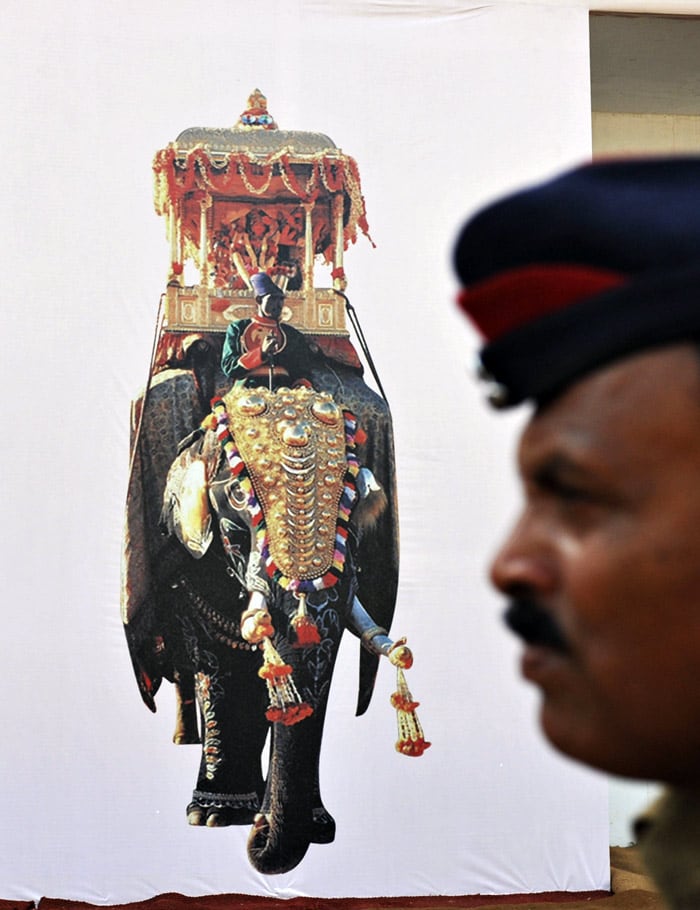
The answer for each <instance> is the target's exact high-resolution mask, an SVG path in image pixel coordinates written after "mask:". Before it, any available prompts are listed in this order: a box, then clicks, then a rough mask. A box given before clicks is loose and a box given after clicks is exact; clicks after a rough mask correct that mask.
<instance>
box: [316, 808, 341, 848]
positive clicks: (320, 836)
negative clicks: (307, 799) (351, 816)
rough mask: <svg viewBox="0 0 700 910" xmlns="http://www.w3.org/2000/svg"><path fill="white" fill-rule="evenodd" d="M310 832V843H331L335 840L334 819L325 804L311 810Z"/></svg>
mask: <svg viewBox="0 0 700 910" xmlns="http://www.w3.org/2000/svg"><path fill="white" fill-rule="evenodd" d="M310 834H311V843H312V844H331V843H333V841H334V840H335V819H334V818H333V816H332V815H331V814H330V812H329V811H328V810H327V809H326V807H325V806H317V807H316V808H315V809H314V810H313V815H312V822H311V831H310Z"/></svg>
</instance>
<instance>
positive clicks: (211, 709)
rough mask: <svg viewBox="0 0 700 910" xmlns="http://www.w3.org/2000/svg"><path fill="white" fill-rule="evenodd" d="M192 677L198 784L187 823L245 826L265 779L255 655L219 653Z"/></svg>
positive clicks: (262, 699) (262, 700)
mask: <svg viewBox="0 0 700 910" xmlns="http://www.w3.org/2000/svg"><path fill="white" fill-rule="evenodd" d="M222 657H223V658H224V659H227V660H228V666H224V665H222V664H223V660H219V661H217V662H210V664H209V666H207V667H202V668H201V669H200V670H199V671H198V672H197V673H196V675H195V687H196V694H197V701H198V704H199V709H200V716H201V724H202V731H203V735H202V756H201V762H200V767H199V774H198V777H197V785H196V788H195V790H194V792H193V794H192V802H191V803H190V805H189V806H188V808H187V818H188V822H189V823H190V824H192V825H206V826H207V827H210V828H213V827H223V826H225V825H243V824H250V822H251V821H252V820H253V818H254V817H255V814H256V812H257V810H258V807H259V806H260V802H261V798H262V793H263V790H264V781H263V776H262V768H261V755H262V751H263V748H264V745H265V739H266V737H267V732H268V728H269V724H268V722H267V720H266V718H265V708H266V693H265V687H264V684H263V683H262V680H260V679H259V677H258V675H257V670H258V667H259V665H260V656H259V654H255V653H251V652H246V651H241V652H240V653H235V652H233V653H231V654H230V656H229V655H228V654H224V655H223V656H222Z"/></svg>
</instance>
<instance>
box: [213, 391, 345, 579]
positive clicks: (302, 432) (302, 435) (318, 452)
mask: <svg viewBox="0 0 700 910" xmlns="http://www.w3.org/2000/svg"><path fill="white" fill-rule="evenodd" d="M224 402H225V404H226V409H227V411H228V416H229V429H230V431H231V435H232V436H233V439H234V441H235V444H236V447H237V448H238V451H239V452H240V455H241V458H242V459H243V461H244V462H245V465H246V468H247V471H248V475H249V476H250V479H251V482H252V484H253V488H254V490H255V494H256V496H257V497H258V500H259V502H260V505H261V507H262V510H263V514H264V515H265V524H266V526H267V533H268V540H269V547H270V554H271V556H272V558H273V560H274V561H275V563H276V564H277V566H278V568H279V569H280V570H281V571H282V572H283V573H284V575H286V576H287V577H288V578H298V579H300V580H311V579H315V578H319V577H321V576H322V575H324V574H325V573H326V572H327V571H328V570H329V569H330V567H331V564H332V562H333V555H334V552H335V536H336V525H337V520H338V505H339V503H340V499H341V496H342V494H343V487H344V479H345V472H346V470H347V463H346V458H345V418H344V415H343V411H342V409H341V408H340V407H338V405H337V404H336V403H335V401H333V399H332V397H331V396H330V394H328V393H327V392H316V391H314V390H313V389H306V388H300V389H287V388H281V389H277V390H275V391H269V390H267V389H264V388H256V389H236V388H234V389H232V390H231V391H230V392H229V393H228V394H227V395H226V396H225V398H224Z"/></svg>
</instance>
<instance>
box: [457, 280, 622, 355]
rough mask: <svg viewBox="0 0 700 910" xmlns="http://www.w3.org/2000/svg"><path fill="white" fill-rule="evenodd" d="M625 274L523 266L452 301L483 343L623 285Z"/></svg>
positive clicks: (467, 291)
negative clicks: (471, 323)
mask: <svg viewBox="0 0 700 910" xmlns="http://www.w3.org/2000/svg"><path fill="white" fill-rule="evenodd" d="M627 280H628V279H627V276H626V275H624V274H621V273H620V272H613V271H609V270H607V269H596V268H590V267H588V266H579V265H528V266H523V267H522V268H517V269H509V270H508V271H507V272H501V273H500V274H498V275H495V276H494V277H492V278H486V279H484V280H483V281H480V282H477V283H476V284H474V285H472V286H471V287H469V288H465V289H464V290H463V291H462V292H461V294H460V295H459V297H458V298H457V302H458V303H459V305H460V307H462V309H463V310H464V312H465V313H466V314H467V316H469V318H470V319H471V320H472V322H473V323H474V324H475V325H476V327H477V328H478V329H479V331H480V332H481V333H482V335H483V336H484V337H485V338H486V339H487V340H489V341H493V340H494V339H496V338H498V337H500V336H501V335H504V334H505V333H506V332H510V331H512V330H513V329H516V328H519V327H520V326H522V325H526V324H527V323H529V322H532V321H533V320H535V319H539V318H540V317H542V316H547V315H548V314H550V313H553V312H555V311H557V310H562V309H564V308H565V307H567V306H569V305H570V304H572V303H576V302H577V301H579V300H584V299H585V298H587V297H593V296H595V295H596V294H600V293H602V292H603V291H606V290H608V289H610V288H614V287H619V286H620V285H622V284H625V283H626V282H627Z"/></svg>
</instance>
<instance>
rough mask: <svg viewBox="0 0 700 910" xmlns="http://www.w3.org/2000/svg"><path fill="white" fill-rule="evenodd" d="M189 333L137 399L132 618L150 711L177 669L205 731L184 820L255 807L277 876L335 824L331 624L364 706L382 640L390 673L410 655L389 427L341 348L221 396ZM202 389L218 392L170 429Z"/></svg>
mask: <svg viewBox="0 0 700 910" xmlns="http://www.w3.org/2000/svg"><path fill="white" fill-rule="evenodd" d="M202 344H205V345H206V341H205V342H203V341H202V339H198V340H196V341H195V342H194V344H193V349H192V351H190V353H189V355H188V356H190V360H189V361H184V362H185V366H186V367H189V368H186V369H182V368H180V369H168V370H164V371H162V372H161V373H160V374H158V375H157V376H156V377H155V379H156V381H155V382H154V383H153V385H152V388H151V389H150V391H149V395H148V397H147V399H146V401H145V402H143V401H142V402H140V413H139V414H138V418H139V425H140V428H141V429H140V433H139V438H138V439H136V438H135V439H134V451H135V464H134V470H133V471H132V480H131V484H130V495H129V503H130V505H131V506H132V508H131V516H130V519H131V520H128V521H127V537H126V560H125V566H126V572H125V586H126V590H125V592H124V593H125V601H126V603H127V606H128V605H129V604H131V605H132V613H131V615H130V616H129V615H126V616H125V629H126V632H127V639H128V641H129V645H130V650H131V655H132V659H133V662H134V667H135V670H136V674H137V679H138V681H139V686H140V688H141V692H142V695H143V697H144V700H145V701H146V703H147V704H148V705H149V707H151V709H152V710H155V694H156V692H157V689H158V686H159V684H160V680H161V679H163V678H166V679H169V680H171V681H172V682H174V683H175V685H176V689H177V692H178V703H179V714H178V720H177V724H176V731H175V737H174V738H175V741H176V742H179V743H188V742H189V743H192V742H199V741H201V745H202V752H201V759H200V767H199V773H198V777H197V782H196V786H195V788H194V792H193V794H192V798H191V800H190V802H189V805H188V806H187V818H188V821H189V823H190V824H193V825H206V826H208V827H220V826H225V825H232V824H250V825H251V831H250V835H249V839H248V855H249V858H250V861H251V863H252V864H253V866H254V867H255V868H256V869H258V870H259V871H261V872H263V873H266V874H274V873H279V872H284V871H287V870H289V869H291V868H293V867H294V866H295V865H297V864H298V863H299V861H300V860H301V859H302V858H303V856H304V855H305V853H306V851H307V849H308V847H309V845H310V844H312V843H317V844H323V843H329V842H331V841H332V840H333V839H334V835H335V822H334V820H333V818H332V816H331V815H330V813H329V812H328V811H327V810H326V808H325V806H324V804H323V801H322V799H321V793H320V786H319V754H320V748H321V740H322V735H323V724H324V718H325V713H326V706H327V701H328V695H329V690H330V685H331V679H332V675H333V668H334V664H335V659H336V655H337V651H338V646H339V643H340V639H341V636H342V633H343V631H344V629H345V628H348V629H349V630H350V631H351V632H352V633H354V634H355V635H356V636H358V638H359V639H360V641H361V644H362V649H361V662H360V686H359V697H358V705H357V713H358V714H361V713H363V712H364V711H365V710H366V708H367V706H368V704H369V701H370V698H371V694H372V689H373V685H374V678H375V675H376V670H377V662H378V658H379V656H380V655H382V654H385V655H387V656H388V657H389V659H390V660H391V661H392V663H394V664H396V666H397V667H398V668H399V674H401V673H402V669H401V668H407V667H408V666H410V663H411V654H410V651H409V650H408V648H407V647H406V646H405V644H404V642H403V640H400V641H398V642H396V643H395V642H393V641H392V640H391V639H390V638H389V632H388V630H389V628H390V623H391V618H392V613H393V607H394V602H395V597H396V586H397V577H398V573H397V570H398V559H397V550H398V547H397V539H396V537H397V535H396V522H395V499H394V491H393V484H392V478H393V470H392V468H393V461H392V459H393V451H392V448H391V437H390V427H389V429H388V430H387V416H386V415H387V411H386V408H385V407H383V402H382V403H378V402H379V399H378V396H376V395H375V393H373V392H371V391H370V390H369V389H368V387H367V386H366V385H365V384H364V382H363V381H362V380H361V379H360V378H359V377H357V376H356V375H354V374H352V373H351V372H347V371H346V372H344V371H343V369H342V368H341V367H340V366H338V365H336V368H335V369H333V370H331V371H329V370H328V369H324V370H319V371H318V372H316V373H311V376H312V379H313V386H314V387H313V388H308V387H307V388H299V389H289V388H280V389H278V390H276V391H270V390H268V389H264V388H254V389H244V388H242V389H237V388H234V389H230V390H228V391H226V389H222V392H221V394H217V393H216V391H215V387H216V386H217V385H220V384H221V377H220V376H218V377H217V376H209V377H207V375H206V373H203V372H202V370H201V369H200V368H199V367H198V365H197V362H196V359H197V358H199V359H200V360H201V357H202V350H201V346H202ZM198 348H199V350H198ZM192 357H194V358H195V361H194V362H193V361H192V359H191V358H192ZM211 360H212V358H211V357H210V356H207V357H204V360H203V361H202V362H211ZM324 385H326V388H325V389H323V386H324ZM212 390H214V391H215V394H214V395H213V409H212V410H211V411H210V413H209V414H208V415H205V417H204V420H203V421H202V423H201V426H200V427H198V429H197V430H196V431H195V432H194V433H191V434H189V435H186V434H185V433H182V432H181V431H182V430H186V429H187V424H189V427H191V426H193V425H195V426H197V424H199V423H200V421H195V419H194V418H195V415H196V413H197V412H198V411H199V412H200V418H201V412H204V405H203V401H202V399H203V396H204V395H205V394H207V393H211V392H212ZM348 401H350V402H351V403H352V404H353V406H354V407H353V411H358V412H359V413H360V414H361V415H362V421H363V423H365V424H366V425H367V426H368V427H369V428H370V431H371V432H370V433H369V434H367V433H365V431H364V429H363V428H362V427H361V426H360V425H359V423H358V420H357V418H356V416H355V414H354V413H353V412H352V411H351V410H350V409H348V408H346V407H344V406H343V405H344V404H345V402H348ZM174 402H176V403H177V406H176V407H175V406H174ZM338 402H342V404H339V403H338ZM183 413H184V414H185V415H186V416H185V417H184V418H183V416H182V415H183ZM174 415H177V416H176V418H175V426H174V428H173V427H172V426H171V423H172V421H173V418H174ZM177 435H182V436H184V437H185V439H184V442H182V443H181V444H180V446H179V451H176V448H177V447H176V444H175V437H176V436H177ZM168 453H169V454H168ZM368 459H369V460H370V462H373V465H372V468H373V469H372V470H370V469H369V468H368V467H367V466H366V464H365V462H366V461H367V460H368ZM375 473H376V474H377V475H379V479H377V477H375ZM166 475H167V476H166ZM155 490H159V492H160V497H158V498H156V496H154V495H153V493H154V491H155ZM163 490H164V492H163ZM156 508H158V517H157V518H156ZM127 517H128V519H129V515H128V516H127ZM137 519H138V520H137ZM144 554H146V555H145V557H144ZM395 698H398V699H399V703H397V704H396V706H397V709H398V708H400V709H401V710H400V712H399V714H400V716H402V717H403V718H404V720H406V718H408V719H409V720H408V726H407V727H406V729H405V731H404V734H403V735H400V737H399V742H400V745H399V748H401V750H402V751H406V752H408V754H419V753H420V751H422V749H424V748H425V747H426V745H427V744H425V742H424V740H423V736H422V730H420V725H419V724H417V719H416V718H415V715H414V713H413V708H414V707H415V703H411V702H410V693H406V694H404V695H402V694H401V692H400V691H399V692H398V693H395ZM198 720H199V723H198ZM268 736H269V737H270V754H269V762H268V769H267V774H266V776H263V772H262V755H263V751H264V749H265V743H266V740H267V738H268Z"/></svg>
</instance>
